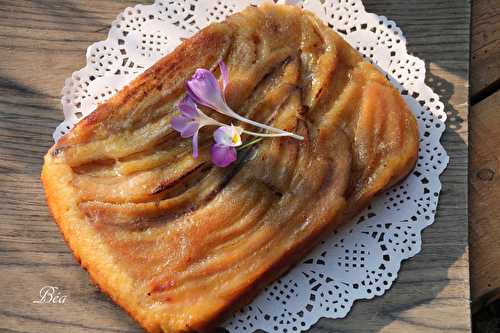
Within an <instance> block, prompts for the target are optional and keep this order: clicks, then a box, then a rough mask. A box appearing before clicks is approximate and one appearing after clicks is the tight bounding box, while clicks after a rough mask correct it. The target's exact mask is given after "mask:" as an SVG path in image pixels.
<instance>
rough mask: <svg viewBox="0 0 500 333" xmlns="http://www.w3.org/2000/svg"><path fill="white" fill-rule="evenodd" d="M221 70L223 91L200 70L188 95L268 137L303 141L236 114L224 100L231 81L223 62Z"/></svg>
mask: <svg viewBox="0 0 500 333" xmlns="http://www.w3.org/2000/svg"><path fill="white" fill-rule="evenodd" d="M219 68H220V71H221V74H222V90H221V87H220V85H219V82H218V81H217V79H216V78H215V76H214V75H213V74H212V72H210V71H209V70H207V69H204V68H198V69H197V70H196V71H195V73H194V75H193V77H192V78H191V80H189V81H188V82H187V91H188V95H189V96H190V97H191V98H192V99H193V100H194V101H195V102H196V103H198V104H201V105H204V106H206V107H209V108H212V109H214V110H215V111H217V112H219V113H222V114H224V115H226V116H228V117H231V118H234V119H237V120H239V121H241V122H244V123H247V124H250V125H252V126H255V127H259V128H262V129H264V130H266V131H269V132H271V133H268V134H267V135H266V136H268V137H277V136H290V137H293V138H295V139H298V140H303V139H304V138H303V137H302V136H300V135H297V134H294V133H290V132H287V131H284V130H281V129H279V128H274V127H271V126H268V125H265V124H261V123H258V122H256V121H253V120H251V119H248V118H245V117H243V116H241V115H239V114H238V113H236V112H234V111H233V110H232V109H231V108H230V107H229V105H227V103H226V99H225V98H224V91H225V90H226V87H227V83H228V81H229V73H228V70H227V67H226V64H224V62H223V61H221V62H220V63H219ZM247 133H248V134H252V135H259V133H256V132H250V131H247Z"/></svg>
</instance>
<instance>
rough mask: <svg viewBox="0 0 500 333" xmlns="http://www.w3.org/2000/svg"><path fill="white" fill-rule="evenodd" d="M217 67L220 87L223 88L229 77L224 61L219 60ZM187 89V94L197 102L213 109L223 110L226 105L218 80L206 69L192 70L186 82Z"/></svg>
mask: <svg viewBox="0 0 500 333" xmlns="http://www.w3.org/2000/svg"><path fill="white" fill-rule="evenodd" d="M219 68H220V71H221V73H222V82H223V87H222V88H223V90H225V89H226V85H227V82H228V79H229V78H228V72H227V67H226V65H225V64H224V62H220V63H219ZM187 91H188V94H189V96H191V98H192V99H193V100H194V101H195V102H196V103H198V104H201V105H204V106H207V107H209V108H212V109H214V110H224V109H226V108H227V107H228V106H227V104H226V100H225V98H224V95H223V91H221V89H220V85H219V82H218V81H217V79H216V78H215V76H214V75H213V74H212V72H211V71H209V70H207V69H204V68H198V69H197V70H196V71H195V72H194V75H193V77H192V78H191V80H189V81H188V82H187Z"/></svg>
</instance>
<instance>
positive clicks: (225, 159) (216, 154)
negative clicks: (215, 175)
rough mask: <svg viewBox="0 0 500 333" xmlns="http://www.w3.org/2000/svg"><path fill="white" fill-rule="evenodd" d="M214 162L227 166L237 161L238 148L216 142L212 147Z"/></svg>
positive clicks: (223, 166)
mask: <svg viewBox="0 0 500 333" xmlns="http://www.w3.org/2000/svg"><path fill="white" fill-rule="evenodd" d="M211 153H212V162H213V163H214V164H215V165H216V166H218V167H222V168H225V167H227V166H228V165H229V164H231V163H233V162H234V161H236V149H235V148H234V147H228V146H225V145H222V144H218V143H216V144H214V145H212V148H211Z"/></svg>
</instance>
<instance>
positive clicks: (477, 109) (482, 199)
mask: <svg viewBox="0 0 500 333" xmlns="http://www.w3.org/2000/svg"><path fill="white" fill-rule="evenodd" d="M470 122H471V132H470V140H471V142H470V145H471V146H470V147H471V150H470V222H471V223H470V243H471V250H470V252H471V258H474V260H473V261H471V272H473V274H471V294H472V299H473V301H475V304H474V305H475V307H476V308H479V307H480V305H482V304H483V303H489V302H491V301H493V300H495V299H498V298H500V270H499V267H500V242H499V241H498V240H499V239H500V223H499V220H498V217H499V216H500V206H499V204H498V203H499V202H500V177H499V172H500V152H499V150H498V147H500V135H499V132H498V129H499V128H500V91H497V92H496V93H495V94H494V95H492V96H490V97H488V98H487V99H485V100H483V101H482V102H480V103H479V104H476V105H474V107H473V108H472V111H471V117H470Z"/></svg>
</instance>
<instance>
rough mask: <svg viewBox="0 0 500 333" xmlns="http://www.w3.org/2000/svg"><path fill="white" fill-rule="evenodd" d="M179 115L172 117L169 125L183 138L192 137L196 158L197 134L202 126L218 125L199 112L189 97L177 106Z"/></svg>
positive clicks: (195, 156)
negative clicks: (179, 111)
mask: <svg viewBox="0 0 500 333" xmlns="http://www.w3.org/2000/svg"><path fill="white" fill-rule="evenodd" d="M177 107H178V108H179V109H180V110H181V115H180V116H176V117H173V118H172V120H171V122H170V124H171V125H172V128H173V129H175V130H176V131H177V132H179V133H180V134H181V136H182V137H183V138H189V137H193V157H194V158H197V157H198V132H199V130H200V129H201V128H202V127H203V126H207V125H220V123H219V122H217V121H216V120H214V119H212V118H210V117H208V116H207V115H206V114H204V113H203V112H201V110H200V109H198V107H197V106H196V103H195V102H194V101H193V99H192V98H191V97H189V95H186V97H184V98H183V99H182V101H180V103H179V104H178V105H177Z"/></svg>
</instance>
